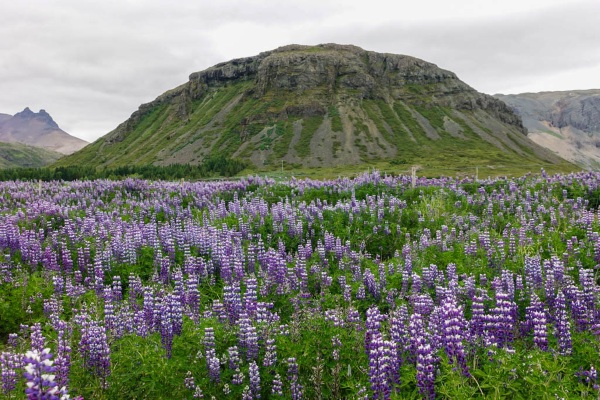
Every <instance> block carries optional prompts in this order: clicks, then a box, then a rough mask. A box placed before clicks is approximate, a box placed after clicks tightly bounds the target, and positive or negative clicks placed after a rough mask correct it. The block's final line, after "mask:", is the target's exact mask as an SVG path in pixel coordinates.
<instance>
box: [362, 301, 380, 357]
mask: <svg viewBox="0 0 600 400" xmlns="http://www.w3.org/2000/svg"><path fill="white" fill-rule="evenodd" d="M384 319H385V317H384V316H383V315H382V314H381V313H380V312H379V309H378V308H377V306H371V307H369V309H368V310H367V319H366V322H365V326H366V331H365V352H366V353H367V355H369V354H370V352H371V349H372V339H373V337H375V336H376V335H377V334H378V333H379V332H380V329H381V322H382V321H383V320H384Z"/></svg>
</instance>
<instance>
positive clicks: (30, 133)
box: [0, 107, 88, 154]
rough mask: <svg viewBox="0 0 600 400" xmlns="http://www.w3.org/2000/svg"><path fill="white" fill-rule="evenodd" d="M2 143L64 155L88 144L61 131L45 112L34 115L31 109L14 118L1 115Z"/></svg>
mask: <svg viewBox="0 0 600 400" xmlns="http://www.w3.org/2000/svg"><path fill="white" fill-rule="evenodd" d="M0 142H9V143H22V144H27V145H30V146H35V147H42V148H44V149H47V150H52V151H56V152H59V153H62V154H71V153H73V152H75V151H77V150H80V149H81V148H83V147H84V146H86V145H87V144H88V143H87V142H86V141H84V140H81V139H79V138H76V137H74V136H71V135H69V134H68V133H67V132H65V131H63V130H62V129H60V128H59V127H58V124H57V123H56V122H54V120H53V119H52V117H51V116H50V114H48V113H47V112H46V111H45V110H40V112H39V113H34V112H33V111H31V110H30V109H29V107H26V108H25V109H24V110H23V111H21V112H19V113H16V114H15V115H13V116H10V115H7V114H0Z"/></svg>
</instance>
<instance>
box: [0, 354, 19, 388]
mask: <svg viewBox="0 0 600 400" xmlns="http://www.w3.org/2000/svg"><path fill="white" fill-rule="evenodd" d="M22 364H23V361H22V356H21V355H20V354H15V353H10V352H2V353H0V379H1V381H2V393H4V394H5V395H9V394H10V392H12V391H13V390H15V387H16V385H17V378H18V374H17V370H19V369H21V368H22Z"/></svg>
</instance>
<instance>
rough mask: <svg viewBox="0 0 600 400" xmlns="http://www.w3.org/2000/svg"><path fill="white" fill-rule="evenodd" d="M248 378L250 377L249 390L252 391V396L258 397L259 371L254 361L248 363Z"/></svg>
mask: <svg viewBox="0 0 600 400" xmlns="http://www.w3.org/2000/svg"><path fill="white" fill-rule="evenodd" d="M248 378H249V379H250V392H251V393H252V398H253V399H260V373H259V371H258V365H256V362H255V361H252V362H251V363H250V368H249V369H248Z"/></svg>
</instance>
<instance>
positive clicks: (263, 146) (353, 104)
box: [56, 44, 564, 169]
mask: <svg viewBox="0 0 600 400" xmlns="http://www.w3.org/2000/svg"><path fill="white" fill-rule="evenodd" d="M216 155H221V156H223V155H224V156H226V157H231V158H237V159H242V160H245V161H246V162H248V163H249V164H250V165H251V166H252V167H253V168H256V169H262V168H274V167H276V166H279V165H280V164H281V163H282V162H283V163H284V164H285V165H286V166H291V167H329V166H342V165H349V164H360V163H369V162H374V161H378V160H389V161H390V162H396V163H427V162H434V161H435V162H439V163H444V162H448V163H449V164H452V165H457V164H461V165H478V164H479V165H486V164H492V165H494V164H507V163H509V164H510V163H515V164H527V165H528V164H532V163H556V164H560V163H563V162H564V161H563V160H562V159H560V158H559V157H557V156H556V155H554V154H552V152H549V151H548V150H546V149H544V148H542V147H540V146H538V145H536V144H535V143H533V142H532V141H530V140H529V139H528V138H527V136H526V130H525V128H524V127H523V125H522V123H521V119H520V118H519V117H518V116H517V115H515V114H514V113H513V112H512V110H511V109H510V108H509V107H508V106H507V105H506V104H505V103H503V102H502V101H499V100H497V99H495V98H493V97H491V96H488V95H485V94H482V93H479V92H477V91H476V90H474V89H472V88H471V87H469V86H468V85H467V84H465V83H464V82H462V81H461V80H459V79H458V78H457V76H456V75H455V74H454V73H452V72H450V71H446V70H443V69H441V68H438V67H437V66H436V65H434V64H431V63H429V62H426V61H423V60H420V59H417V58H414V57H410V56H405V55H396V54H382V53H376V52H372V51H366V50H363V49H361V48H359V47H356V46H351V45H337V44H323V45H318V46H301V45H289V46H285V47H281V48H278V49H275V50H272V51H267V52H264V53H260V54H258V55H256V56H253V57H246V58H240V59H235V60H231V61H228V62H224V63H221V64H217V65H215V66H213V67H211V68H208V69H206V70H204V71H200V72H195V73H192V74H191V75H190V77H189V80H188V82H186V83H184V84H182V85H181V86H178V87H177V88H174V89H172V90H170V91H168V92H166V93H164V94H162V95H160V96H159V97H157V98H156V99H155V100H154V101H152V102H150V103H147V104H143V105H141V106H140V107H139V109H138V110H137V111H136V112H134V113H133V114H132V115H131V117H130V118H129V119H128V120H127V121H125V122H123V123H122V124H120V125H119V126H118V127H117V128H116V129H115V130H113V131H112V132H110V133H108V134H107V135H105V136H104V137H102V138H100V139H98V140H97V141H96V142H94V143H93V144H91V145H89V146H87V147H86V148H84V149H83V150H81V151H79V152H77V153H75V154H73V155H71V156H69V157H65V158H63V159H61V160H59V162H58V163H57V164H56V165H77V164H80V163H85V164H88V165H90V164H91V165H98V166H117V165H125V164H148V163H153V164H158V165H165V164H173V163H192V164H195V163H200V162H202V160H203V159H205V158H206V157H210V156H216Z"/></svg>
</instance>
